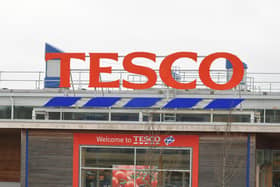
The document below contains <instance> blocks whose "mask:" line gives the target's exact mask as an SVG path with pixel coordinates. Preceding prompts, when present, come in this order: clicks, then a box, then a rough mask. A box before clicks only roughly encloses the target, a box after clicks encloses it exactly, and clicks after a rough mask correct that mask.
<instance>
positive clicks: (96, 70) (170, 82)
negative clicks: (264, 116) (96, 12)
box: [46, 52, 244, 90]
mask: <svg viewBox="0 0 280 187" xmlns="http://www.w3.org/2000/svg"><path fill="white" fill-rule="evenodd" d="M89 56H90V68H89V69H90V73H89V76H90V78H89V87H100V88H116V87H119V86H120V80H115V81H111V82H101V81H100V79H99V77H100V73H111V72H112V67H100V60H101V59H111V60H113V61H115V62H118V53H90V54H89ZM85 57H86V55H85V53H46V60H50V59H60V61H61V64H60V87H70V60H71V59H80V60H83V61H84V60H85ZM136 58H145V59H147V60H148V61H149V62H151V63H155V62H156V55H155V54H154V53H149V52H133V53H130V54H128V55H126V56H125V57H124V58H123V62H122V64H123V67H124V69H125V70H126V71H127V72H129V73H134V74H138V75H143V76H145V77H146V78H147V81H146V82H145V83H132V82H129V81H127V80H123V87H125V88H130V89H148V88H151V87H153V86H154V85H155V84H156V81H157V74H156V72H155V71H154V70H153V69H152V68H150V67H146V66H140V65H136V64H134V63H133V60H134V59H136ZM181 58H188V59H191V60H192V61H193V63H196V62H197V53H194V52H177V53H173V54H170V55H168V56H166V57H165V58H164V59H163V60H162V62H161V64H160V69H159V75H160V78H161V80H162V81H163V82H164V83H165V84H166V85H167V86H170V87H172V88H175V89H195V88H196V80H195V79H194V80H192V81H191V82H188V83H181V82H178V81H177V80H175V79H174V77H173V76H172V71H171V67H172V64H173V63H174V62H175V61H176V60H178V59H181ZM219 58H224V59H227V60H229V61H230V62H231V64H232V68H233V74H232V78H231V79H230V80H229V81H228V82H226V83H224V84H217V83H215V82H214V81H213V80H212V78H211V76H210V67H211V65H212V63H213V62H214V61H215V60H216V59H219ZM198 71H199V77H200V80H201V81H202V83H203V84H204V85H205V86H207V87H209V88H211V89H214V90H228V89H232V88H234V87H236V86H237V85H238V84H239V83H240V82H241V80H242V78H243V75H244V67H243V63H242V61H241V60H240V59H239V58H238V57H237V56H236V55H234V54H231V53H226V52H217V53H213V54H210V55H208V56H206V57H205V58H204V59H203V60H202V62H201V63H200V66H199V70H198Z"/></svg>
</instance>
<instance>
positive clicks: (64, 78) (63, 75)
mask: <svg viewBox="0 0 280 187" xmlns="http://www.w3.org/2000/svg"><path fill="white" fill-rule="evenodd" d="M71 58H76V59H80V60H85V53H46V61H48V60H51V59H60V84H59V87H63V88H69V87H70V60H71Z"/></svg>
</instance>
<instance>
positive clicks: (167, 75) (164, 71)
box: [159, 52, 197, 89]
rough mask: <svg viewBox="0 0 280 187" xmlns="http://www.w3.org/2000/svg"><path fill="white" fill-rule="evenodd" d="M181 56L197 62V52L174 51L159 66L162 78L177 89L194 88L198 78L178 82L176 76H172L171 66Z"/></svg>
mask: <svg viewBox="0 0 280 187" xmlns="http://www.w3.org/2000/svg"><path fill="white" fill-rule="evenodd" d="M179 58H190V59H192V60H194V61H195V62H196V60H197V53H191V52H178V53H173V54H171V55H168V56H167V57H165V58H164V59H163V61H162V63H161V65H160V68H159V75H160V77H161V80H162V81H163V82H164V83H165V84H166V85H167V86H171V87H172V88H176V89H194V88H195V87H196V80H194V81H192V82H189V83H180V82H177V81H176V80H175V79H174V77H173V76H172V72H171V66H172V64H173V63H174V62H175V61H176V60H177V59H179Z"/></svg>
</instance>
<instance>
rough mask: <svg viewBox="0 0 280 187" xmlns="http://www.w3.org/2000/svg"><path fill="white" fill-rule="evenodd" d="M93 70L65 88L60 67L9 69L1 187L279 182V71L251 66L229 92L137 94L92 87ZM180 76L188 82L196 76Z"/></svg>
mask: <svg viewBox="0 0 280 187" xmlns="http://www.w3.org/2000/svg"><path fill="white" fill-rule="evenodd" d="M46 50H50V51H52V50H54V51H55V50H57V49H55V48H53V47H51V46H47V48H46ZM184 72H185V73H184ZM20 73H22V74H23V76H22V77H24V76H26V78H21V79H20V80H17V79H16V78H14V77H15V74H20ZM84 73H85V72H84V71H81V70H77V71H75V70H73V71H72V76H73V77H72V82H71V83H72V87H71V88H70V89H62V88H58V83H59V77H57V76H56V74H57V70H56V68H55V65H54V64H51V65H49V64H47V69H46V72H1V80H0V87H1V88H2V89H1V90H0V118H1V120H0V128H1V129H0V134H1V136H0V143H1V146H0V186H7V187H8V186H11V187H16V186H20V187H38V186H40V187H47V186H48V187H62V186H68V187H70V186H71V187H95V186H99V187H116V186H119V187H128V186H137V187H144V186H153V187H154V186H166V187H169V186H170V187H171V186H172V187H173V186H174V187H175V186H176V187H181V186H184V187H198V186H199V187H204V186H205V187H215V186H219V187H220V186H227V187H228V186H246V187H253V186H257V187H277V186H280V146H279V145H280V143H279V142H280V136H279V135H280V134H279V133H280V110H279V106H280V90H277V89H278V88H277V85H278V84H279V83H278V82H277V81H275V80H277V78H278V76H279V74H267V73H263V74H260V73H259V74H256V73H255V74H253V73H249V72H247V73H246V78H245V79H244V82H242V83H241V84H240V85H239V86H238V87H237V88H235V89H233V90H227V91H214V90H210V89H207V88H205V87H203V86H201V87H199V88H197V89H195V90H175V89H171V88H168V87H166V86H164V85H163V84H162V85H161V84H157V85H156V86H155V87H154V88H152V89H148V90H142V91H137V90H128V89H126V90H125V89H122V88H118V89H87V88H85V84H84V83H87V82H88V80H84V77H83V74H84ZM115 73H116V75H117V74H120V72H119V71H118V72H115ZM228 73H229V72H228V69H225V70H224V71H213V77H216V78H217V79H218V80H217V81H225V80H226V79H227V76H228ZM32 74H33V75H32ZM174 74H175V75H177V76H179V77H178V78H179V79H180V81H182V82H184V81H187V80H188V78H189V76H190V75H192V74H193V72H191V71H188V70H182V69H179V70H178V69H177V70H176V71H174ZM186 75H188V76H186ZM28 76H30V77H32V78H30V77H28ZM121 76H122V78H124V77H125V76H126V75H124V74H122V75H121ZM193 76H195V75H193ZM34 77H36V78H34ZM37 77H39V78H37ZM125 78H131V81H133V80H135V81H139V79H138V78H139V77H135V76H131V77H125ZM258 78H259V79H258ZM266 78H267V80H266ZM269 80H274V81H271V82H270V81H269ZM13 82H19V83H22V82H24V83H25V84H26V87H25V88H24V89H11V88H10V87H11V85H12V83H13ZM27 83H30V85H31V84H32V85H34V84H35V86H36V87H35V88H28V85H27ZM43 83H44V84H43ZM7 85H8V86H7Z"/></svg>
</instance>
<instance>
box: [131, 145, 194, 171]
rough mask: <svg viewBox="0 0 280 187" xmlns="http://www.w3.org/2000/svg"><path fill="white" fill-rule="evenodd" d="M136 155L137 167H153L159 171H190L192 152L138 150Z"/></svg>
mask: <svg viewBox="0 0 280 187" xmlns="http://www.w3.org/2000/svg"><path fill="white" fill-rule="evenodd" d="M136 153H137V154H136V155H137V157H136V164H137V165H152V166H157V168H159V169H173V170H178V169H180V170H189V169H190V150H180V149H137V150H136Z"/></svg>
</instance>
